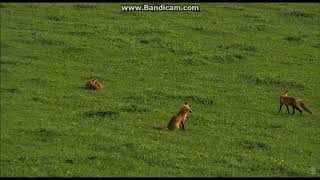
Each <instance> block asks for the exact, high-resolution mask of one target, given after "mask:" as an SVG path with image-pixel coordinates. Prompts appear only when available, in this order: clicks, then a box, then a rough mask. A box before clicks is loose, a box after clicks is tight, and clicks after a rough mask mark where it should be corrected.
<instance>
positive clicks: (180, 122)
mask: <svg viewBox="0 0 320 180" xmlns="http://www.w3.org/2000/svg"><path fill="white" fill-rule="evenodd" d="M189 112H192V110H191V108H190V106H189V105H188V103H187V102H186V103H184V105H183V106H182V107H181V109H180V111H179V112H178V113H177V114H176V115H174V116H173V117H172V118H171V120H170V121H169V123H168V125H167V127H165V126H157V125H156V126H153V128H154V129H159V130H171V131H172V130H175V129H178V128H180V129H181V128H182V129H183V130H185V129H184V124H185V122H186V120H187V114H188V113H189Z"/></svg>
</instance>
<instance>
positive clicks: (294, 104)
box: [278, 91, 312, 115]
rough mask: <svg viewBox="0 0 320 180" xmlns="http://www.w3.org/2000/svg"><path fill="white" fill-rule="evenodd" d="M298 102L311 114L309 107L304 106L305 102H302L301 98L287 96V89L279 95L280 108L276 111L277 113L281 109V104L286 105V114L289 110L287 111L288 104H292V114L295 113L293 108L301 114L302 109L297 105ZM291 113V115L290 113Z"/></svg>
mask: <svg viewBox="0 0 320 180" xmlns="http://www.w3.org/2000/svg"><path fill="white" fill-rule="evenodd" d="M298 104H299V106H300V107H301V108H302V109H304V110H305V111H307V112H308V113H310V114H312V112H311V111H310V109H309V108H308V107H307V106H306V104H305V103H304V102H303V100H302V99H297V98H295V97H290V96H288V91H285V92H282V93H281V95H280V109H279V111H278V113H279V112H280V111H281V108H282V106H283V105H285V106H286V108H287V110H288V114H290V111H289V107H288V106H289V105H291V106H292V110H293V112H292V114H294V113H295V109H296V110H298V111H299V112H300V114H301V115H302V111H301V109H300V108H299V107H298ZM292 114H291V115H292Z"/></svg>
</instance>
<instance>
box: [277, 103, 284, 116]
mask: <svg viewBox="0 0 320 180" xmlns="http://www.w3.org/2000/svg"><path fill="white" fill-rule="evenodd" d="M282 106H283V104H280V109H279V111H278V114H279V112H280V111H281V108H282Z"/></svg>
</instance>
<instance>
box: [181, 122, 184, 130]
mask: <svg viewBox="0 0 320 180" xmlns="http://www.w3.org/2000/svg"><path fill="white" fill-rule="evenodd" d="M181 127H182V129H183V130H185V129H184V125H183V122H181V124H180V128H181Z"/></svg>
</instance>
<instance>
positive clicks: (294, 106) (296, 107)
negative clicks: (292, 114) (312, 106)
mask: <svg viewBox="0 0 320 180" xmlns="http://www.w3.org/2000/svg"><path fill="white" fill-rule="evenodd" d="M292 108H295V109H296V110H298V111H299V112H300V114H301V115H302V111H301V109H300V108H298V106H296V105H293V106H292Z"/></svg>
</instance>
